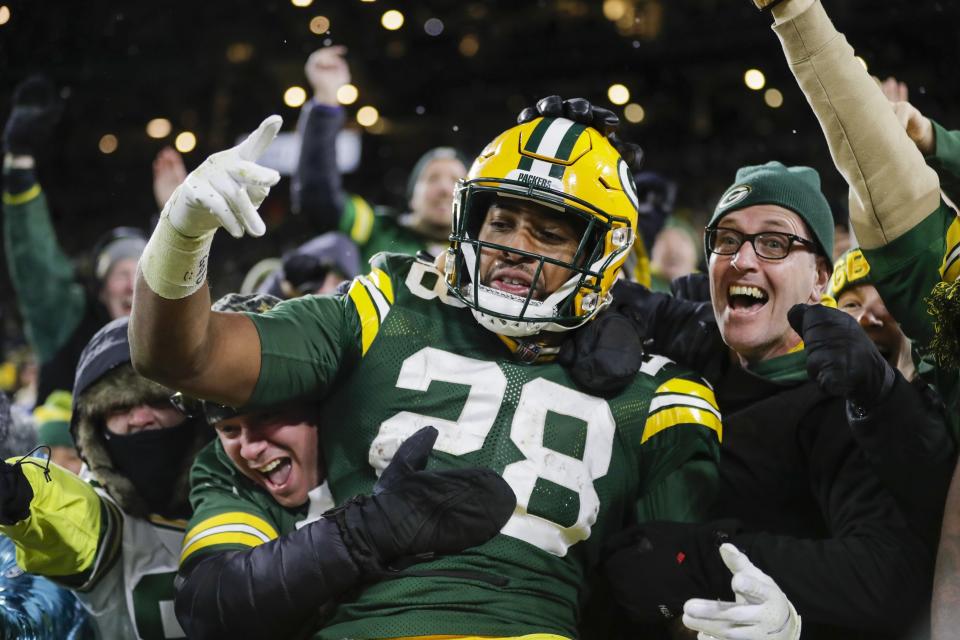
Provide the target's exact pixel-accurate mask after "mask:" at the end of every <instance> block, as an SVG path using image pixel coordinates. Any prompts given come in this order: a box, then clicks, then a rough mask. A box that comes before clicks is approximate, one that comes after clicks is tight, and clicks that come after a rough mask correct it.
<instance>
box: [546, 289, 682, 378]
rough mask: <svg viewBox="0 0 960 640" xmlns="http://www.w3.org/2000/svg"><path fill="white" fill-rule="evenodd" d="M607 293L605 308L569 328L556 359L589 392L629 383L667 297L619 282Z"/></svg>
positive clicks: (638, 367) (635, 372)
mask: <svg viewBox="0 0 960 640" xmlns="http://www.w3.org/2000/svg"><path fill="white" fill-rule="evenodd" d="M611 295H613V302H612V303H611V304H610V307H608V308H607V309H605V310H603V311H602V312H600V314H598V315H597V317H596V319H595V320H593V321H592V322H589V323H587V324H586V325H585V326H583V327H581V328H580V329H577V330H576V331H571V332H570V334H569V336H568V337H567V339H566V341H564V343H563V344H562V345H560V353H559V354H558V357H557V360H558V361H559V362H560V364H562V365H563V366H565V367H567V368H568V369H569V370H570V377H572V378H573V380H574V382H576V383H577V384H578V385H580V386H582V387H584V388H585V389H588V390H590V391H592V392H594V393H609V392H613V391H619V390H620V389H623V388H624V387H625V386H627V385H628V384H630V382H631V381H632V380H633V378H634V376H636V374H637V371H638V370H639V369H640V365H642V364H643V359H644V356H645V350H646V349H645V346H646V342H647V339H648V338H649V334H650V332H651V328H652V325H653V323H654V322H655V321H656V317H657V315H658V314H659V312H660V309H661V308H662V307H663V305H664V304H665V303H667V302H668V299H669V298H670V296H668V295H667V294H665V293H657V292H654V291H650V290H649V289H647V288H646V287H644V286H643V285H640V284H637V283H635V282H627V281H625V280H620V281H618V282H617V283H616V284H615V285H614V286H613V289H612V290H611Z"/></svg>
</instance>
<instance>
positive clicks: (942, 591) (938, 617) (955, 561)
mask: <svg viewBox="0 0 960 640" xmlns="http://www.w3.org/2000/svg"><path fill="white" fill-rule="evenodd" d="M932 613H933V640H948V639H952V638H954V637H956V632H957V629H960V465H957V468H956V471H954V474H953V480H952V481H951V483H950V491H949V493H947V502H946V506H945V508H944V514H943V529H942V531H941V533H940V547H939V549H938V551H937V567H936V572H935V573H934V577H933V612H932Z"/></svg>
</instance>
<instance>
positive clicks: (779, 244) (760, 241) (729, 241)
mask: <svg viewBox="0 0 960 640" xmlns="http://www.w3.org/2000/svg"><path fill="white" fill-rule="evenodd" d="M748 241H749V242H750V244H751V245H753V250H754V252H755V253H756V254H757V255H758V256H760V257H761V258H766V259H767V260H783V259H784V258H786V257H787V255H789V253H790V249H791V247H793V245H794V243H796V244H799V245H803V246H805V247H808V248H809V249H811V250H816V248H817V245H816V243H814V242H813V241H812V240H807V239H806V238H801V237H800V236H795V235H793V234H792V233H780V232H779V231H763V232H761V233H741V232H739V231H737V230H736V229H727V228H725V227H713V228H708V229H707V251H709V252H710V253H715V254H717V255H719V256H732V255H733V254H735V253H737V252H738V251H740V247H741V246H743V243H744V242H748Z"/></svg>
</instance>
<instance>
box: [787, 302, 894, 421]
mask: <svg viewBox="0 0 960 640" xmlns="http://www.w3.org/2000/svg"><path fill="white" fill-rule="evenodd" d="M787 320H788V321H789V322H790V326H791V327H793V330H794V331H796V332H797V334H799V335H800V337H801V338H803V342H804V349H805V351H806V352H807V375H808V376H810V379H811V380H816V381H817V384H818V385H820V388H821V389H823V391H824V392H825V393H828V394H830V395H834V396H841V397H844V398H846V399H848V400H850V401H852V402H854V403H855V404H856V405H858V406H860V407H863V408H869V407H872V406H873V405H875V404H877V403H878V402H879V401H880V400H881V399H882V398H883V397H884V396H885V395H886V394H887V393H888V392H889V391H890V389H892V388H893V383H894V382H895V381H896V372H895V371H894V370H893V367H892V366H890V363H888V362H887V361H886V360H885V359H884V358H883V356H882V355H880V351H878V350H877V347H876V345H875V344H873V341H871V340H870V338H869V337H868V336H867V334H866V332H864V330H863V329H862V328H861V327H860V325H859V324H857V321H856V320H854V319H853V318H852V317H850V316H849V315H847V314H846V313H844V312H842V311H838V310H836V309H831V308H830V307H825V306H823V305H819V304H817V305H807V304H796V305H794V306H793V307H791V308H790V310H789V311H788V312H787Z"/></svg>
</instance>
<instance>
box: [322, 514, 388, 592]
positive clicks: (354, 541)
mask: <svg viewBox="0 0 960 640" xmlns="http://www.w3.org/2000/svg"><path fill="white" fill-rule="evenodd" d="M364 502H365V498H364V496H357V497H354V498H351V499H350V500H348V501H347V502H346V503H344V504H343V505H342V506H340V507H337V508H335V509H331V510H329V511H327V512H326V513H324V514H323V517H324V518H327V519H330V520H333V521H334V522H335V523H336V525H337V529H338V530H339V531H340V537H341V539H342V540H343V546H344V547H346V549H347V553H349V554H350V558H351V559H352V560H353V563H354V564H355V565H356V566H357V568H358V569H359V570H360V573H361V574H362V575H364V576H378V575H381V574H383V573H384V568H383V563H382V562H381V560H380V558H379V557H378V555H377V553H376V552H375V551H374V550H373V549H372V548H371V547H370V545H369V544H368V543H367V541H366V540H365V539H364V536H363V535H360V531H359V530H358V528H357V527H356V526H355V523H353V525H354V526H352V523H351V522H350V521H351V520H355V518H356V516H357V515H358V514H357V513H356V511H357V510H358V509H360V508H361V506H362V505H363V503H364ZM351 516H353V517H351Z"/></svg>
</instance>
